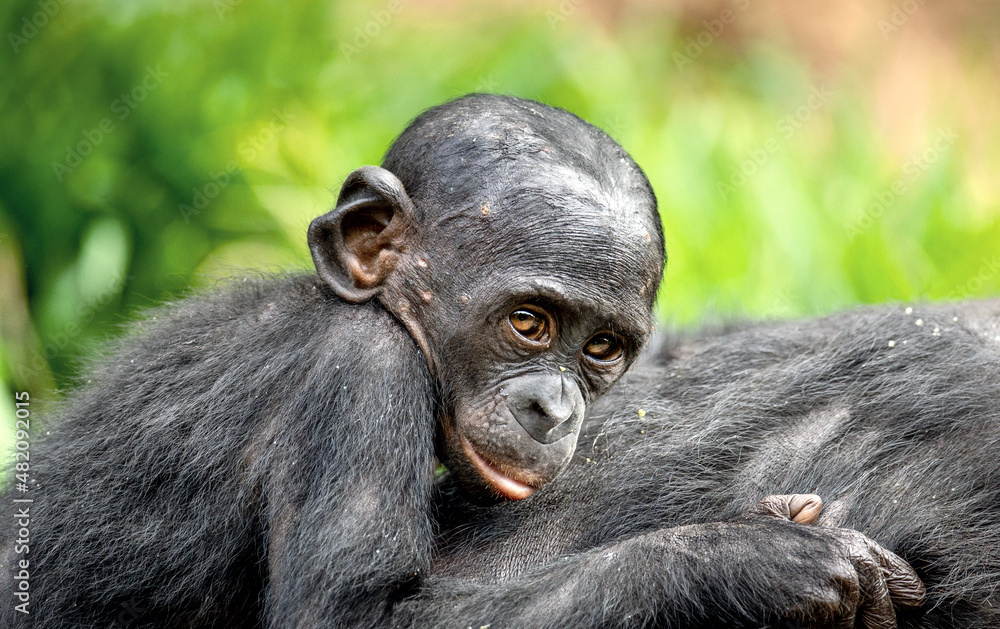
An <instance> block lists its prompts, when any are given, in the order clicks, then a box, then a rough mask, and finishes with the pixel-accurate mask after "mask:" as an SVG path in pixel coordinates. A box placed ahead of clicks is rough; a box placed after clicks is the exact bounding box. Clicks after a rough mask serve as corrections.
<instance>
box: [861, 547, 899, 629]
mask: <svg viewBox="0 0 1000 629" xmlns="http://www.w3.org/2000/svg"><path fill="white" fill-rule="evenodd" d="M859 546H861V547H855V546H853V545H852V547H851V558H852V560H853V562H854V568H855V569H856V570H857V571H858V585H859V587H860V589H861V601H860V607H859V609H858V620H859V623H858V627H861V628H863V629H896V610H895V609H893V607H892V599H891V598H889V586H888V585H886V582H885V578H884V577H883V574H882V567H881V565H880V563H881V562H880V560H879V558H878V556H877V555H876V554H874V553H873V552H868V551H869V550H871V548H870V546H869V544H868V540H867V539H866V540H865V542H862V543H860V544H859ZM865 546H868V548H865Z"/></svg>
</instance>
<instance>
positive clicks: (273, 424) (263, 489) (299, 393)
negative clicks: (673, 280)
mask: <svg viewBox="0 0 1000 629" xmlns="http://www.w3.org/2000/svg"><path fill="white" fill-rule="evenodd" d="M309 246H310V249H311V251H312V254H313V258H314V260H315V263H316V267H317V270H318V275H319V277H318V278H317V277H315V276H306V275H301V276H292V277H287V278H283V279H265V280H252V281H248V280H245V281H244V282H243V283H239V284H237V285H235V286H232V287H230V288H228V289H226V290H224V291H222V292H218V293H215V294H210V295H207V296H203V297H196V298H192V299H188V300H184V301H181V302H179V303H177V304H175V305H174V306H172V307H170V308H167V309H165V310H163V311H159V312H155V313H153V314H152V315H151V316H149V317H148V318H147V319H146V320H145V321H144V322H143V323H141V324H140V325H139V329H138V331H137V333H135V334H133V335H131V337H130V338H128V339H127V340H125V341H124V342H123V343H122V344H121V346H120V347H119V348H118V349H117V350H115V351H114V352H112V353H111V355H110V357H109V358H107V359H106V360H104V361H103V363H101V364H100V365H98V366H96V367H95V368H94V370H93V371H92V372H90V373H88V375H87V378H86V380H87V382H86V385H85V386H83V387H82V388H81V389H80V390H79V391H77V392H76V393H74V394H72V395H71V396H70V398H69V399H68V401H67V402H66V404H65V405H64V408H63V410H62V411H61V412H60V413H59V415H60V416H59V417H58V418H57V420H56V421H52V422H50V423H47V424H46V430H48V431H50V432H51V435H50V436H48V437H47V438H44V439H39V440H38V442H37V443H35V444H34V445H33V447H32V452H31V462H30V463H31V475H32V479H33V483H32V485H31V487H30V491H29V492H28V494H27V495H24V494H19V495H18V496H16V497H30V498H31V499H33V503H31V504H30V506H29V507H28V508H29V511H30V521H31V527H30V533H31V537H30V544H28V545H26V547H27V548H28V550H27V551H25V552H23V553H16V552H15V550H14V548H15V545H14V544H13V543H12V540H11V539H8V540H7V542H6V543H5V545H4V552H5V555H4V561H3V563H4V566H5V569H4V570H3V576H2V578H3V585H2V592H0V599H2V600H3V604H2V605H0V620H2V622H0V624H2V625H3V626H4V627H10V626H14V625H15V623H16V622H29V619H30V621H31V622H33V623H34V626H38V627H46V628H47V629H48V628H58V627H84V626H85V627H98V626H110V625H111V624H112V623H113V622H115V621H116V620H122V619H125V620H127V621H128V623H127V624H128V625H129V626H134V627H150V628H152V627H156V628H158V629H163V628H165V627H209V626H211V627H251V626H264V627H326V626H365V627H373V626H382V625H383V624H384V622H385V615H386V614H388V613H389V612H390V609H391V604H392V603H393V601H395V600H397V599H398V598H400V597H403V596H405V595H406V594H407V593H408V592H411V591H412V590H413V589H414V588H415V587H416V586H417V585H418V584H419V581H420V578H421V574H422V573H423V571H424V570H425V569H426V568H427V566H428V565H429V559H430V553H431V550H432V544H433V530H432V529H433V526H432V517H433V504H432V486H433V469H434V457H435V452H436V453H437V455H438V456H439V457H440V459H441V460H443V461H444V462H445V463H446V464H447V466H448V467H449V468H450V469H451V470H452V472H453V473H454V476H455V478H456V479H458V482H459V484H460V485H462V486H463V487H464V488H465V490H466V491H467V492H468V493H470V494H473V495H475V496H477V499H478V500H480V501H482V499H483V498H488V497H490V496H505V497H507V498H518V499H519V498H525V497H527V496H529V495H530V494H531V493H532V492H533V491H535V490H536V489H537V488H539V487H542V486H543V485H545V484H546V483H548V482H549V481H551V480H552V479H553V478H554V477H555V476H556V474H558V473H559V471H560V470H561V469H562V468H563V467H564V466H565V465H566V464H567V462H568V461H569V459H570V457H571V456H572V454H573V451H574V448H575V446H576V442H577V435H578V433H579V431H580V427H581V422H582V420H583V416H584V410H585V407H586V404H587V403H588V402H589V401H590V400H593V399H594V398H596V397H597V396H599V395H600V394H601V393H603V392H604V391H605V390H607V389H608V388H609V387H610V386H611V385H612V384H613V383H614V382H615V380H617V379H618V377H619V376H621V374H622V373H623V372H624V371H625V369H626V367H627V366H628V365H629V364H630V363H631V362H632V361H633V359H634V358H635V357H636V355H637V353H638V352H639V350H640V348H641V347H642V346H643V344H644V343H645V341H646V339H647V337H648V335H649V333H650V328H651V321H652V319H651V314H650V312H651V307H652V304H653V300H654V296H655V292H656V289H657V286H658V285H659V281H660V278H661V274H662V268H663V260H664V247H663V237H662V233H661V228H660V222H659V217H658V215H657V212H656V201H655V198H654V196H653V193H652V189H651V188H650V186H649V183H648V182H647V180H646V178H645V176H644V175H643V173H642V171H641V170H640V169H639V167H638V166H636V164H635V163H634V162H633V161H632V159H631V158H630V157H629V156H628V154H626V153H625V151H624V150H622V149H621V148H620V147H619V146H618V145H617V144H615V143H614V141H612V140H611V139H610V138H609V137H608V136H607V135H605V134H604V133H603V132H601V131H599V130H598V129H596V128H594V127H592V126H591V125H589V124H587V123H585V122H583V121H582V120H580V119H579V118H577V117H575V116H573V115H572V114H569V113H567V112H565V111H562V110H559V109H555V108H552V107H547V106H544V105H541V104H538V103H534V102H530V101H524V100H519V99H515V98H507V97H500V96H486V95H475V96H469V97H466V98H462V99H459V100H456V101H453V102H450V103H447V104H445V105H442V106H440V107H437V108H434V109H432V110H430V111H428V112H426V113H424V114H423V115H421V116H420V117H418V118H417V119H416V120H415V121H414V122H413V123H412V124H411V125H410V127H409V128H407V129H406V131H404V132H403V134H402V135H401V136H400V137H399V138H398V139H397V141H396V142H395V143H394V144H393V146H392V147H391V148H390V150H389V152H388V153H387V155H386V157H385V160H384V163H383V167H382V168H377V167H371V166H369V167H364V168H360V169H358V170H356V171H354V172H353V173H351V174H350V175H349V176H348V178H347V180H346V182H345V183H344V186H343V189H342V190H341V193H340V197H339V200H338V202H337V206H336V208H335V209H334V210H333V211H331V212H330V213H328V214H326V215H324V216H322V217H320V218H318V219H316V220H315V221H314V222H313V223H312V225H311V227H310V229H309ZM435 443H436V446H437V447H436V448H435ZM12 497H14V496H11V495H9V494H8V495H7V496H5V497H4V500H5V504H8V505H10V504H11V503H10V499H11V498H12ZM11 511H12V510H11V509H7V510H6V512H7V513H8V514H9V513H10V512H11ZM3 530H4V531H5V532H9V531H17V530H18V529H17V527H14V526H13V525H12V523H11V522H8V525H7V526H5V528H4V529H3ZM5 534H7V533H5ZM22 546H23V545H19V546H18V548H21V547H22ZM22 562H23V563H22ZM22 570H23V573H22ZM28 575H30V578H26V577H28ZM16 597H18V598H16ZM18 603H20V604H22V606H21V609H20V610H15V604H18ZM22 612H30V616H29V615H27V614H26V613H22Z"/></svg>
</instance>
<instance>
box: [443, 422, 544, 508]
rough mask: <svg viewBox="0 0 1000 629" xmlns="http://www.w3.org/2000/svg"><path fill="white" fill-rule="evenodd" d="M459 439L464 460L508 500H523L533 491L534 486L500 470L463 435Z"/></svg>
mask: <svg viewBox="0 0 1000 629" xmlns="http://www.w3.org/2000/svg"><path fill="white" fill-rule="evenodd" d="M461 440H462V449H463V450H464V451H465V458H466V460H468V461H469V462H470V463H472V466H473V467H474V468H476V471H477V472H479V475H480V476H482V477H483V480H485V481H486V482H487V483H488V484H489V486H490V487H492V488H493V489H494V490H496V492H497V493H499V494H500V495H501V496H503V497H504V498H508V499H510V500H524V499H525V498H527V497H528V496H530V495H531V494H533V493H535V489H536V488H535V487H532V486H531V485H529V484H527V483H524V482H521V481H519V480H516V479H514V478H511V477H510V476H508V475H507V474H505V473H504V472H501V471H500V470H499V469H498V468H497V466H495V465H493V464H492V463H490V462H489V461H487V460H486V459H485V458H483V456H482V455H480V454H479V453H478V452H476V449H475V448H474V447H473V446H472V444H471V443H469V440H468V439H466V438H465V437H464V436H463V437H461Z"/></svg>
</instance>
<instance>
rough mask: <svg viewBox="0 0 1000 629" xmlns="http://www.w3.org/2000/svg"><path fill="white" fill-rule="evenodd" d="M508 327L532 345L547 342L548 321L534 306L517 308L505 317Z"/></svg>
mask: <svg viewBox="0 0 1000 629" xmlns="http://www.w3.org/2000/svg"><path fill="white" fill-rule="evenodd" d="M507 321H508V322H510V327H511V329H512V330H514V332H516V333H517V335H518V336H520V337H522V338H524V339H527V340H528V341H531V342H532V343H548V342H549V319H548V317H546V316H545V313H544V312H542V311H541V309H539V308H537V307H535V306H529V305H522V306H518V307H517V309H516V310H514V312H512V313H510V316H509V317H507Z"/></svg>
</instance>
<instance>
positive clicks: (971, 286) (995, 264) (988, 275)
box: [945, 253, 1000, 301]
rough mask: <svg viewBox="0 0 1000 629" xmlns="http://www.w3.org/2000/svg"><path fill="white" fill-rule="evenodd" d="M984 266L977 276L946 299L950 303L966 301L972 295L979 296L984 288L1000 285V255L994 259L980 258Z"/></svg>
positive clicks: (994, 256) (957, 288) (977, 272)
mask: <svg viewBox="0 0 1000 629" xmlns="http://www.w3.org/2000/svg"><path fill="white" fill-rule="evenodd" d="M980 261H981V262H982V264H981V265H980V266H979V270H977V271H976V273H975V275H973V276H972V277H970V278H969V279H968V281H966V282H965V283H964V284H962V285H961V286H958V287H956V288H955V290H954V291H953V292H952V293H951V294H949V295H948V296H947V297H946V298H945V299H947V300H949V301H958V300H960V299H965V298H967V297H969V296H970V295H979V294H981V291H982V290H983V288H984V287H989V286H992V285H993V284H1000V253H994V254H993V256H992V257H990V258H987V257H986V256H983V257H982V258H980Z"/></svg>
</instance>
